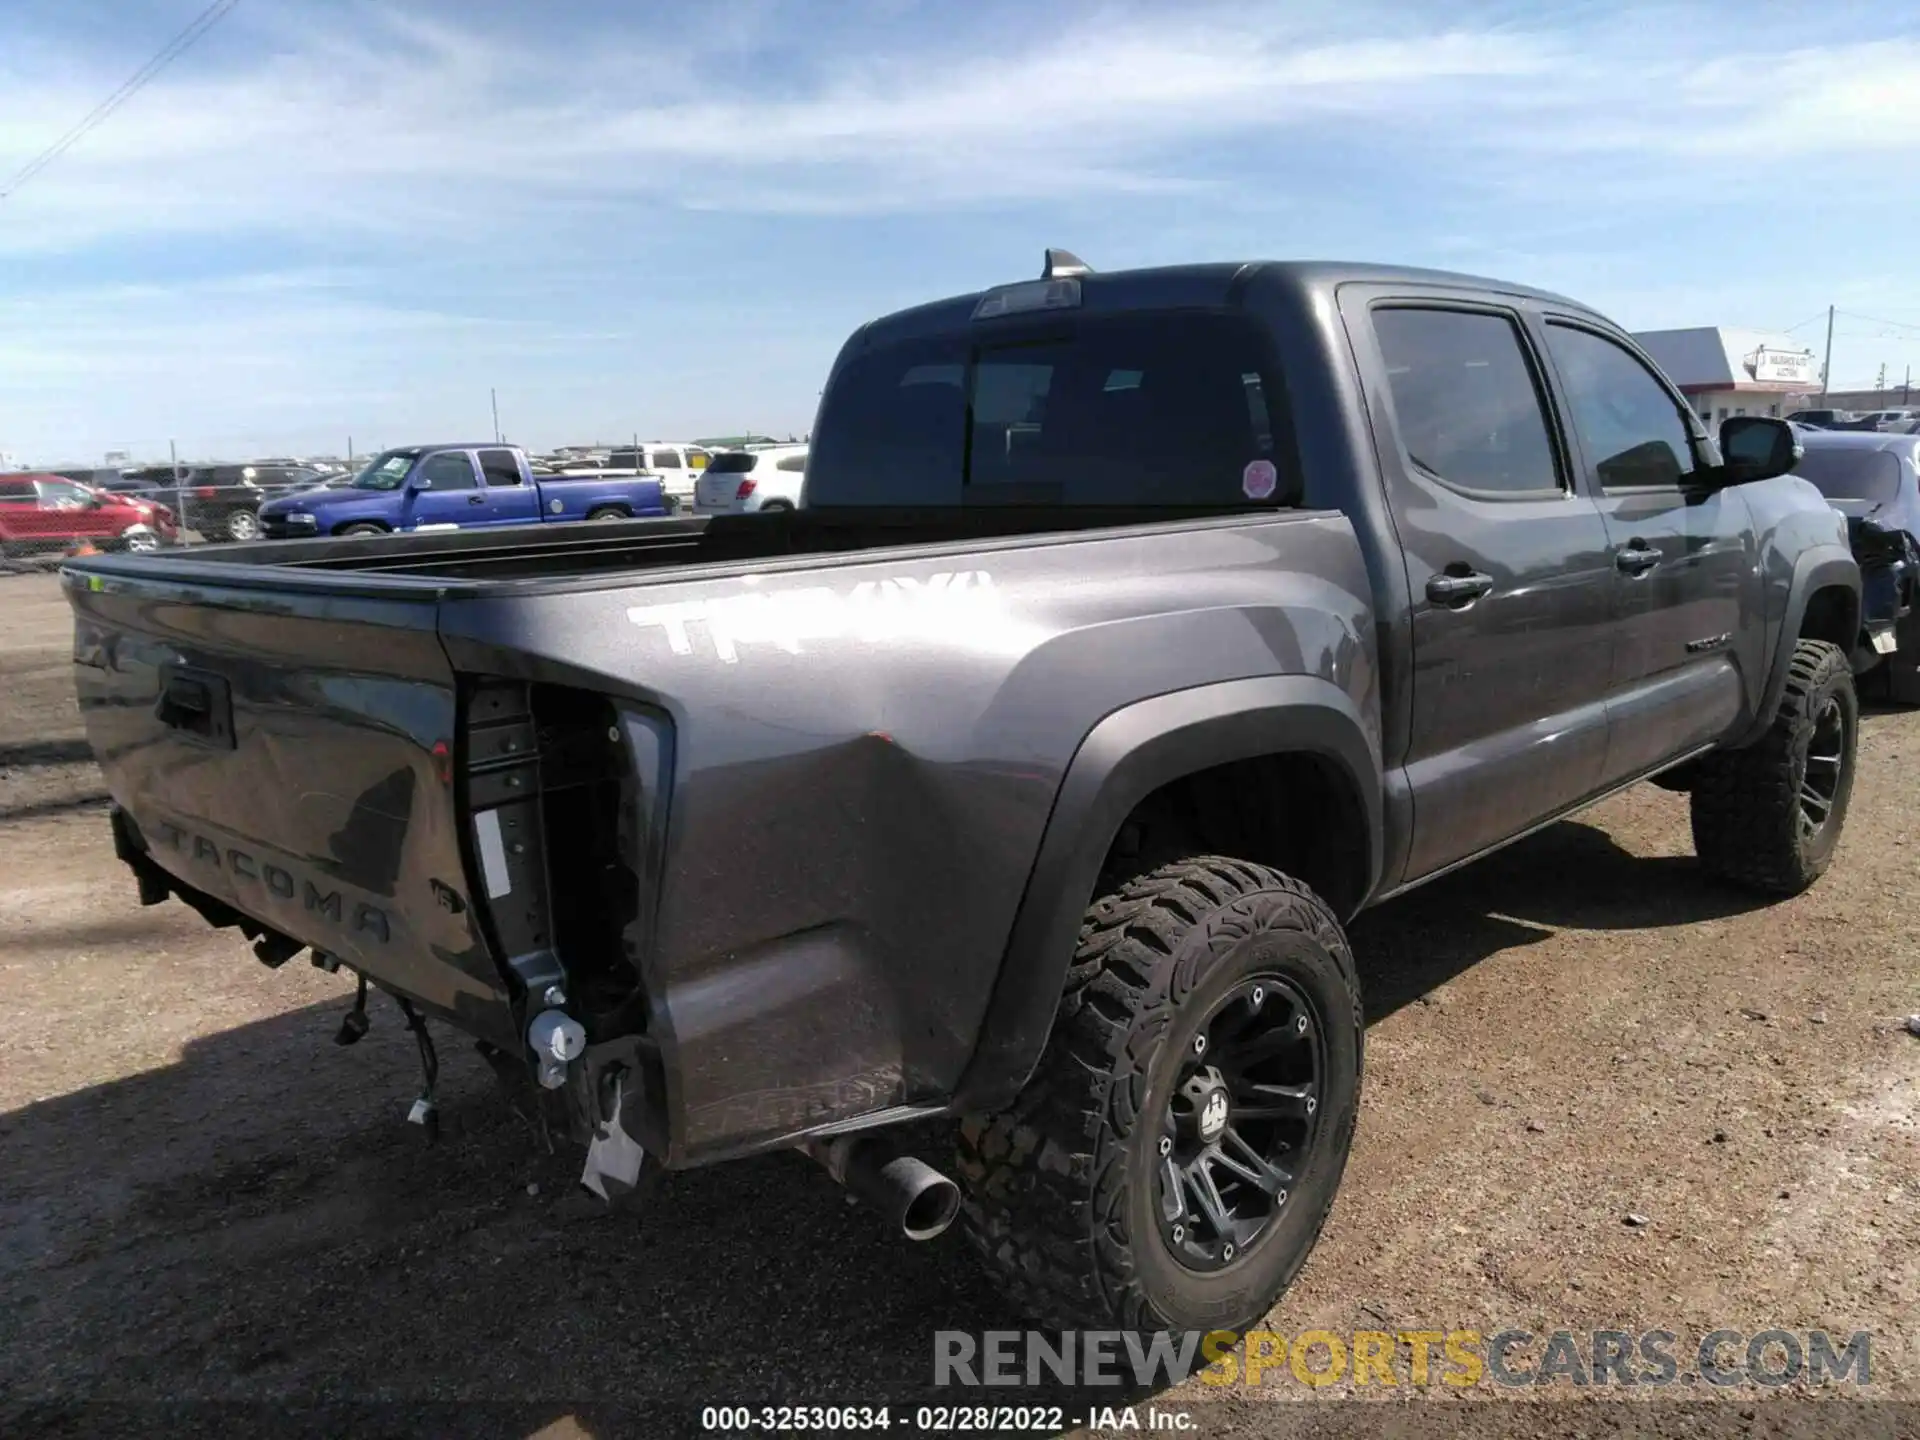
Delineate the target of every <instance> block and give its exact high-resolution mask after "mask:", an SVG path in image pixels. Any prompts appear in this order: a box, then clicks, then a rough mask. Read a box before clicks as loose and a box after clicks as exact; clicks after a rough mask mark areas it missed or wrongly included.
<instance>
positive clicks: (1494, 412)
mask: <svg viewBox="0 0 1920 1440" xmlns="http://www.w3.org/2000/svg"><path fill="white" fill-rule="evenodd" d="M1373 329H1374V333H1375V335H1377V336H1378V337H1379V340H1380V354H1381V357H1382V358H1383V359H1384V360H1385V361H1386V365H1387V383H1388V385H1389V387H1390V388H1391V389H1392V392H1393V412H1394V418H1395V420H1396V421H1397V422H1398V424H1399V427H1400V440H1401V443H1402V444H1403V445H1405V446H1406V450H1407V454H1408V456H1409V457H1411V459H1412V460H1413V463H1414V464H1416V465H1418V466H1419V467H1420V468H1421V469H1422V470H1425V471H1427V472H1428V473H1429V474H1432V475H1435V476H1438V477H1439V478H1440V479H1442V480H1445V481H1448V482H1450V483H1451V484H1454V485H1458V486H1460V487H1462V488H1463V489H1468V490H1486V491H1493V492H1497V493H1506V494H1519V493H1526V492H1539V491H1542V490H1554V489H1558V488H1559V486H1560V477H1559V471H1558V469H1557V468H1556V466H1555V464H1554V456H1553V442H1552V440H1551V438H1550V437H1549V434H1548V431H1547V420H1546V415H1545V413H1544V412H1543V411H1542V409H1541V407H1540V392H1539V389H1538V387H1537V386H1536V385H1535V384H1534V379H1533V372H1532V370H1531V368H1530V367H1529V366H1528V364H1527V358H1526V353H1525V351H1523V350H1522V349H1521V345H1520V334H1519V331H1518V330H1517V329H1516V328H1515V326H1514V322H1513V321H1512V320H1510V319H1508V318H1507V317H1505V316H1503V315H1486V314H1478V313H1474V312H1471V311H1465V310H1408V309H1391V310H1376V311H1375V312H1374V316H1373Z"/></svg>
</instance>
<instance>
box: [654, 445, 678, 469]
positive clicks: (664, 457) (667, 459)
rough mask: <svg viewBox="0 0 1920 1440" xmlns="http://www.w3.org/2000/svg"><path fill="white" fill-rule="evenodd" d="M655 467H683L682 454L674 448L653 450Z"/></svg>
mask: <svg viewBox="0 0 1920 1440" xmlns="http://www.w3.org/2000/svg"><path fill="white" fill-rule="evenodd" d="M653 468H654V469H656V470H678V469H681V468H682V467H681V464H680V456H679V455H678V453H676V452H675V451H672V450H656V451H654V452H653Z"/></svg>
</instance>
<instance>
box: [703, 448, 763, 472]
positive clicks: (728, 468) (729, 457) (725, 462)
mask: <svg viewBox="0 0 1920 1440" xmlns="http://www.w3.org/2000/svg"><path fill="white" fill-rule="evenodd" d="M759 459H760V457H759V456H758V455H749V454H747V453H746V452H745V451H744V450H730V451H728V452H727V453H726V454H725V455H716V456H714V457H713V459H711V460H709V461H708V462H707V473H708V474H709V475H745V474H746V473H747V472H748V471H749V470H751V469H753V467H754V464H755V463H756V462H757V461H758V460H759Z"/></svg>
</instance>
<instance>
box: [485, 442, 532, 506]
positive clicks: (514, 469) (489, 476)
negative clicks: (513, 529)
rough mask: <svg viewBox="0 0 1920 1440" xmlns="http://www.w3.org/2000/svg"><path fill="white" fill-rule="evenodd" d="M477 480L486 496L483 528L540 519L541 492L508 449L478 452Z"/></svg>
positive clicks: (518, 459)
mask: <svg viewBox="0 0 1920 1440" xmlns="http://www.w3.org/2000/svg"><path fill="white" fill-rule="evenodd" d="M479 460H480V479H481V481H482V482H483V483H484V486H485V493H486V505H485V507H484V508H485V510H486V515H485V518H484V519H482V520H481V521H480V523H481V524H483V525H525V524H527V523H529V522H531V521H534V520H538V519H539V518H540V492H539V489H538V487H536V486H535V485H534V484H533V482H532V481H531V480H530V479H529V478H528V477H527V475H526V473H525V472H524V470H523V469H522V468H521V465H520V457H519V456H518V455H517V454H515V453H514V452H513V451H511V450H507V449H490V450H482V451H480V452H479Z"/></svg>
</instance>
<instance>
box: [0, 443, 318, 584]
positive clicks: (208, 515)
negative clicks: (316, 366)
mask: <svg viewBox="0 0 1920 1440" xmlns="http://www.w3.org/2000/svg"><path fill="white" fill-rule="evenodd" d="M283 471H284V473H283ZM338 473H343V472H336V471H316V470H314V469H312V468H311V467H306V466H297V467H295V466H289V467H273V466H258V465H248V466H238V465H235V466H198V467H192V468H189V467H186V466H180V467H178V469H177V470H176V469H174V468H173V467H168V466H160V467H157V468H156V469H153V470H137V469H136V470H124V471H122V470H105V469H102V470H84V469H66V470H61V471H57V472H55V471H0V573H4V572H8V571H21V570H29V571H30V570H50V569H54V568H57V567H58V565H59V564H60V562H61V561H63V560H65V559H68V558H70V557H72V556H75V555H85V554H93V553H96V552H99V551H108V550H119V551H148V550H162V549H170V548H173V547H176V546H184V545H201V544H208V543H219V542H231V541H247V540H253V539H256V538H258V536H259V533H260V527H259V520H258V512H259V508H260V506H261V505H263V504H264V503H266V501H268V500H270V499H272V498H273V497H274V496H276V495H280V494H286V493H289V492H291V491H294V490H300V489H308V488H311V487H313V486H315V485H320V484H324V483H326V481H327V480H328V479H330V478H332V477H333V476H334V475H335V474H338Z"/></svg>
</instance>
